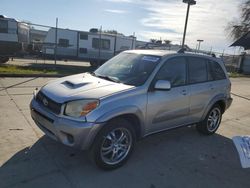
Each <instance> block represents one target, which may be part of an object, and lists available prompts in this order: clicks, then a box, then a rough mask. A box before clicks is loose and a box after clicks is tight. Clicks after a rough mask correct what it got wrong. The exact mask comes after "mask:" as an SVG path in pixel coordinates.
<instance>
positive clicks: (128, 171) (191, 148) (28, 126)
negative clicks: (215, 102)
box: [0, 77, 250, 188]
mask: <svg viewBox="0 0 250 188" xmlns="http://www.w3.org/2000/svg"><path fill="white" fill-rule="evenodd" d="M52 79H53V78H40V77H38V78H34V77H30V78H0V112H1V113H0V187H1V188H9V187H11V188H13V187H17V188H22V187H25V188H26V187H32V188H33V187H36V188H39V187H46V188H50V187H60V188H64V187H65V188H66V187H67V188H68V187H70V188H71V187H72V188H76V187H79V188H80V187H84V188H89V187H93V188H98V187H102V188H117V187H126V188H127V187H131V188H133V187H136V188H138V187H142V188H178V187H190V188H196V187H197V188H198V187H202V188H206V187H207V188H211V187H213V188H217V187H218V188H219V187H227V188H236V187H237V188H241V187H242V188H243V187H244V188H249V187H250V181H249V177H250V169H243V168H241V165H240V160H239V157H238V153H237V151H236V149H235V147H234V145H233V142H232V137H233V136H236V135H250V110H249V109H250V78H235V79H232V93H233V98H234V101H233V104H232V106H231V108H230V109H229V110H228V111H226V113H225V114H224V116H223V120H222V123H221V126H220V128H219V130H218V132H217V134H215V135H213V136H203V135H200V134H199V133H198V132H197V131H196V130H195V127H186V128H180V129H176V130H172V131H168V132H164V133H161V134H157V135H153V136H149V137H147V138H145V139H143V140H141V141H140V142H138V143H137V145H136V148H135V151H134V153H133V155H132V156H131V158H130V160H129V161H128V163H127V164H126V165H125V166H123V167H122V168H119V169H117V170H114V171H109V172H107V171H102V170H100V169H98V168H97V167H96V166H94V165H93V164H92V163H91V162H90V161H89V159H88V158H87V155H86V153H85V152H84V151H78V150H75V149H72V148H70V147H67V146H64V145H62V144H60V143H57V142H55V141H53V140H51V139H49V138H47V137H46V136H44V134H43V133H42V132H41V131H40V130H39V128H37V126H36V125H35V124H34V122H33V120H32V119H31V117H30V112H29V102H30V100H31V99H32V92H33V90H34V89H35V88H36V87H38V88H40V87H41V86H43V85H44V84H45V83H46V82H48V81H49V80H52Z"/></svg>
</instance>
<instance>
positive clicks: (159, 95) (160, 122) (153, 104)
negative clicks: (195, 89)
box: [147, 57, 189, 133]
mask: <svg viewBox="0 0 250 188" xmlns="http://www.w3.org/2000/svg"><path fill="white" fill-rule="evenodd" d="M157 80H168V81H170V83H171V89H170V90H156V89H151V90H150V91H149V92H148V102H147V131H148V132H149V133H152V132H158V131H161V130H164V129H170V128H173V127H176V126H179V125H183V124H186V121H187V118H188V113H189V91H188V87H187V86H186V81H187V63H186V59H185V58H184V57H174V58H171V59H169V60H167V61H166V62H165V63H164V64H163V66H162V67H161V68H160V70H159V71H158V73H157V74H156V76H155V78H154V80H153V82H152V84H151V86H152V87H151V88H154V85H155V83H156V82H157Z"/></svg>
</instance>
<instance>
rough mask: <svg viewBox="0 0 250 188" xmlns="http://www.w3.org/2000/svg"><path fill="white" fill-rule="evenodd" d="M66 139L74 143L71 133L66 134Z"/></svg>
mask: <svg viewBox="0 0 250 188" xmlns="http://www.w3.org/2000/svg"><path fill="white" fill-rule="evenodd" d="M67 139H68V142H69V143H70V144H73V143H74V137H73V136H72V135H70V134H67Z"/></svg>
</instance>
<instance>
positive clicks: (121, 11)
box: [104, 9, 127, 14]
mask: <svg viewBox="0 0 250 188" xmlns="http://www.w3.org/2000/svg"><path fill="white" fill-rule="evenodd" d="M104 11H105V12H109V13H114V14H125V13H127V11H125V10H118V9H105V10H104Z"/></svg>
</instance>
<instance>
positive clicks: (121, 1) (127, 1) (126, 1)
mask: <svg viewBox="0 0 250 188" xmlns="http://www.w3.org/2000/svg"><path fill="white" fill-rule="evenodd" d="M105 1H109V2H114V3H132V2H133V1H132V0H105Z"/></svg>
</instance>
